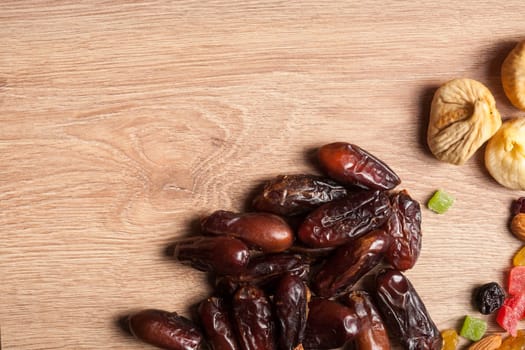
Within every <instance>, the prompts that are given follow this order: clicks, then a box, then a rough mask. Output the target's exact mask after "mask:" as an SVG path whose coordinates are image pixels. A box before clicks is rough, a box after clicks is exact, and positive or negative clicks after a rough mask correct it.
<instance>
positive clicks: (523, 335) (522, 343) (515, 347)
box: [498, 330, 525, 350]
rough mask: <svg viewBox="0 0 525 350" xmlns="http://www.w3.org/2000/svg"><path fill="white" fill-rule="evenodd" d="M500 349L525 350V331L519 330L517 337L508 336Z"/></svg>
mask: <svg viewBox="0 0 525 350" xmlns="http://www.w3.org/2000/svg"><path fill="white" fill-rule="evenodd" d="M498 350H525V331H524V330H519V331H518V332H517V335H516V336H515V337H512V336H510V337H507V338H505V340H503V343H501V346H500V347H499V349H498Z"/></svg>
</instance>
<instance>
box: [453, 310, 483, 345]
mask: <svg viewBox="0 0 525 350" xmlns="http://www.w3.org/2000/svg"><path fill="white" fill-rule="evenodd" d="M486 331H487V322H485V321H483V320H480V319H479V318H474V317H470V316H466V317H465V321H464V322H463V327H461V332H460V333H459V335H461V336H462V337H463V338H467V339H469V340H472V341H478V340H480V339H481V338H483V335H484V334H485V332H486Z"/></svg>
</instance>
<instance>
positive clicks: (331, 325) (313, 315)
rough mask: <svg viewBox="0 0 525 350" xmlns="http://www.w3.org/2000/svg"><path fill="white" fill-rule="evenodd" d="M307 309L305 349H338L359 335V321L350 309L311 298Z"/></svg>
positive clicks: (329, 301)
mask: <svg viewBox="0 0 525 350" xmlns="http://www.w3.org/2000/svg"><path fill="white" fill-rule="evenodd" d="M308 307H309V312H308V320H307V323H306V331H305V337H304V340H303V347H304V348H305V349H332V348H339V347H341V346H343V345H344V344H345V343H346V342H348V341H350V340H352V339H353V338H354V337H355V336H356V335H357V334H358V333H359V320H358V317H357V315H356V313H355V310H353V309H352V308H351V307H348V306H345V305H343V304H341V303H339V302H337V301H334V300H329V299H323V298H312V300H311V301H310V303H309V304H308Z"/></svg>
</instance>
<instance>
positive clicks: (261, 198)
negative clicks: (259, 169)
mask: <svg viewBox="0 0 525 350" xmlns="http://www.w3.org/2000/svg"><path fill="white" fill-rule="evenodd" d="M346 195H347V190H346V189H345V188H344V187H343V186H341V185H339V184H338V183H336V182H334V181H332V180H330V179H327V178H324V177H321V176H315V175H306V174H300V175H281V176H278V177H277V178H276V179H274V180H272V181H269V182H268V183H266V185H265V186H264V189H263V192H262V193H261V194H259V195H258V196H257V197H256V198H255V199H254V201H253V207H254V208H255V209H256V210H259V211H268V212H271V213H274V214H279V215H286V216H289V215H298V214H302V213H306V212H309V211H311V210H312V209H314V208H317V207H318V206H320V205H322V204H324V203H328V202H331V201H334V200H337V199H341V198H343V197H346Z"/></svg>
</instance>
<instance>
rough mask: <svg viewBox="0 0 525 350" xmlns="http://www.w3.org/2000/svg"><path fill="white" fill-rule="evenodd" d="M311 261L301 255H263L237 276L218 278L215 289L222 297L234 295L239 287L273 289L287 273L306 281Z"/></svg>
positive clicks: (255, 258) (252, 261)
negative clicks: (252, 286)
mask: <svg viewBox="0 0 525 350" xmlns="http://www.w3.org/2000/svg"><path fill="white" fill-rule="evenodd" d="M310 262H311V259H309V258H307V257H304V256H301V255H299V254H290V253H276V254H263V255H259V256H256V257H254V258H252V259H251V260H250V262H249V263H248V266H247V267H246V268H245V269H244V270H243V271H242V272H240V273H238V274H235V275H224V276H218V277H217V278H216V280H215V288H216V290H217V291H218V292H219V293H220V294H222V295H231V294H233V293H234V292H235V291H236V290H237V288H239V286H243V285H247V284H252V285H256V286H259V287H263V288H266V287H270V288H271V287H272V286H274V285H275V282H276V281H278V280H279V279H280V278H281V277H282V276H283V275H284V274H285V273H290V274H292V275H294V276H298V277H299V278H301V279H302V280H306V279H307V278H308V275H309V273H310Z"/></svg>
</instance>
